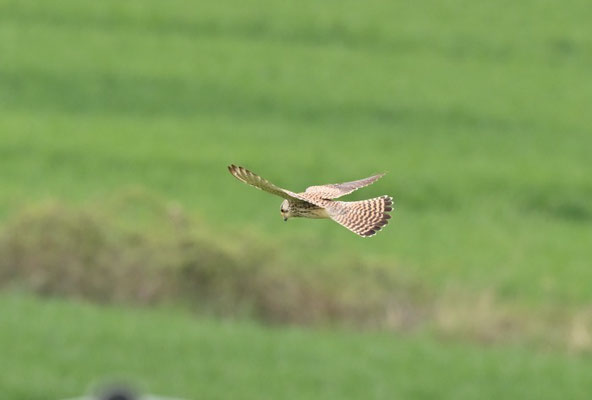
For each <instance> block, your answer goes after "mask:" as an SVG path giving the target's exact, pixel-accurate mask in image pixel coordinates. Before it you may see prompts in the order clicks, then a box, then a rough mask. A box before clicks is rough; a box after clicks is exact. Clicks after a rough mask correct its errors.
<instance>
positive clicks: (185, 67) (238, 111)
mask: <svg viewBox="0 0 592 400" xmlns="http://www.w3.org/2000/svg"><path fill="white" fill-rule="evenodd" d="M241 4H242V3H241ZM410 4H411V3H410ZM414 4H415V3H414ZM503 9H504V12H503V14H500V7H499V5H497V4H496V5H495V6H494V5H491V6H489V5H485V4H482V3H466V2H461V1H456V2H452V3H451V2H447V3H445V4H444V3H441V2H437V1H427V2H425V4H421V5H414V6H409V5H403V4H400V5H391V4H390V3H388V2H378V1H374V2H372V4H367V3H364V4H362V3H358V2H339V4H336V3H334V2H321V3H318V2H315V1H307V2H299V3H298V4H294V5H289V4H288V3H279V2H274V1H264V0H257V1H253V2H252V3H250V4H249V5H248V6H246V5H245V6H243V7H237V4H236V3H234V2H216V3H215V4H209V5H207V6H204V5H196V4H195V3H192V2H186V1H170V2H166V3H163V2H159V1H155V0H154V1H127V2H118V1H103V2H98V3H80V2H78V1H74V0H70V1H57V2H50V3H44V2H41V3H40V2H35V1H23V0H19V1H1V2H0V53H1V54H3V57H2V59H3V61H2V63H1V64H0V107H2V118H1V119H0V132H2V134H1V135H0V155H1V157H0V181H1V182H2V183H1V184H0V185H1V187H0V190H1V191H2V196H0V210H1V213H2V214H4V215H7V214H9V213H11V212H12V211H13V210H15V209H17V208H18V207H20V205H21V204H22V203H27V202H31V201H34V200H35V199H42V198H46V197H47V196H57V197H60V198H65V199H67V200H71V201H75V202H78V201H86V200H88V199H102V198H104V197H106V196H109V195H110V194H111V193H112V192H113V191H118V190H121V188H122V187H125V186H127V185H135V184H140V185H143V186H145V187H147V188H148V189H149V190H151V191H154V192H157V193H159V194H162V195H163V196H164V197H165V198H169V199H172V200H178V201H180V202H181V203H182V204H183V205H184V206H186V207H187V208H189V209H190V210H191V211H192V212H194V213H196V214H200V215H206V216H207V218H208V220H209V223H210V224H211V225H212V226H216V227H220V229H221V230H227V231H230V230H231V229H232V228H233V227H234V226H236V225H239V226H248V227H250V229H252V230H253V231H255V232H256V233H257V234H259V235H264V236H269V237H272V236H274V237H275V238H276V239H275V240H277V241H278V242H280V243H289V242H290V241H291V240H292V239H294V238H298V239H299V240H302V241H303V242H304V243H305V244H306V243H307V242H311V243H312V241H313V240H315V241H321V242H322V245H321V246H316V247H313V251H315V252H316V253H318V254H323V255H327V254H328V256H329V257H333V258H337V259H338V258H339V257H340V254H341V252H342V249H343V248H349V249H350V254H354V255H357V256H360V257H372V258H379V259H385V260H387V261H389V262H392V263H393V264H396V265H399V268H401V270H402V271H404V273H406V274H409V275H412V276H415V277H416V278H417V279H418V280H421V281H422V282H425V283H426V284H428V285H432V286H437V287H446V286H447V285H450V284H452V285H459V286H463V287H467V288H469V289H475V290H479V289H482V288H486V287H487V288H489V287H493V288H495V289H497V290H498V292H499V293H501V294H503V295H505V296H506V297H507V298H508V299H510V300H514V301H523V302H533V303H544V302H550V303H559V304H566V303H582V302H587V301H590V300H592V291H590V290H589V285H588V282H590V281H591V280H592V269H591V268H589V266H590V263H589V260H590V258H591V256H592V254H591V251H590V246H589V243H590V241H591V239H592V231H591V230H590V229H589V227H588V225H589V222H590V221H591V220H592V208H591V206H590V204H591V203H590V197H591V196H592V186H591V185H590V180H589V176H590V166H589V165H590V164H589V149H590V148H591V146H592V136H590V135H589V134H588V127H589V126H590V125H591V123H592V115H591V114H590V113H589V112H588V103H589V99H590V96H591V95H592V86H591V85H592V84H591V82H592V80H591V79H589V77H590V67H591V64H592V57H591V56H590V52H589V51H588V50H589V48H590V41H589V35H588V33H589V31H590V29H589V20H590V17H591V16H590V8H589V7H587V5H586V3H585V2H570V3H569V5H558V4H554V3H552V2H551V3H542V2H537V1H527V2H519V3H514V2H508V3H507V4H506V5H505V6H504V7H503ZM230 162H234V163H240V164H244V165H246V166H249V167H251V168H252V169H254V170H255V171H257V172H259V173H261V174H262V175H264V176H266V177H268V178H269V179H271V180H273V181H276V182H277V183H278V184H282V185H285V186H287V187H289V188H293V189H298V188H304V187H305V186H306V185H308V184H310V183H320V182H325V181H341V180H347V179H352V178H359V177H362V176H364V175H368V174H370V173H373V172H376V171H381V170H388V171H390V172H391V173H390V175H388V177H387V178H386V179H384V180H383V181H381V182H380V183H378V184H376V185H375V186H373V187H371V188H368V189H367V190H365V191H364V192H359V193H356V194H355V195H354V196H352V198H354V199H356V198H363V197H366V196H370V195H379V194H383V193H390V194H393V195H394V196H395V198H396V199H397V204H398V210H397V213H396V216H395V219H394V220H393V224H392V226H390V227H389V229H388V230H387V231H386V232H385V233H382V234H381V235H379V236H377V237H376V238H374V239H372V240H371V241H362V240H359V239H358V238H356V237H354V236H353V235H351V234H349V233H348V232H347V231H345V230H343V229H340V228H339V227H337V226H335V225H334V224H330V223H328V222H326V221H315V222H308V221H291V222H290V223H288V224H285V225H284V224H283V223H280V218H279V214H278V209H279V200H278V199H275V198H271V197H266V196H265V195H263V194H262V193H258V192H255V191H252V190H250V189H248V188H247V187H241V186H239V185H238V183H237V182H236V181H234V180H232V179H231V178H230V177H229V176H228V175H227V172H226V171H225V168H224V167H225V165H226V164H227V163H230ZM237 198H240V202H239V201H237ZM300 249H301V247H298V248H297V249H289V248H288V251H291V252H292V253H294V257H299V252H300ZM313 267H314V266H313Z"/></svg>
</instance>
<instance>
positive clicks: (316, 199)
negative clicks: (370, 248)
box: [228, 164, 393, 237]
mask: <svg viewBox="0 0 592 400" xmlns="http://www.w3.org/2000/svg"><path fill="white" fill-rule="evenodd" d="M228 170H229V171H230V173H231V174H232V175H234V177H236V178H237V179H238V180H240V181H242V182H244V183H246V184H248V185H251V186H254V187H256V188H258V189H261V190H264V191H266V192H269V193H272V194H275V195H276V196H280V197H282V198H284V199H285V200H284V201H283V203H282V206H281V213H282V216H283V217H284V220H285V221H286V220H288V218H290V217H304V218H329V219H332V220H334V221H335V222H337V223H338V224H340V225H342V226H344V227H346V228H347V229H349V230H350V231H352V232H354V233H356V234H357V235H360V236H362V237H369V236H373V235H375V234H376V233H377V232H378V231H380V230H381V229H382V228H383V227H384V226H385V225H386V224H388V220H389V219H390V218H391V216H390V215H389V212H391V211H392V210H393V199H392V197H390V196H381V197H376V198H373V199H369V200H362V201H353V202H348V201H336V200H334V199H336V198H339V197H341V196H345V195H347V194H350V193H352V192H354V191H356V190H358V189H360V188H363V187H365V186H368V185H371V184H372V183H374V182H376V181H377V180H378V179H380V178H381V177H383V176H384V174H379V175H374V176H371V177H368V178H364V179H360V180H357V181H352V182H344V183H332V184H327V185H319V186H310V187H309V188H307V189H306V190H305V191H304V192H302V193H295V192H292V191H289V190H287V189H283V188H280V187H278V186H276V185H274V184H273V183H271V182H269V181H267V180H265V179H263V178H261V177H260V176H259V175H256V174H254V173H253V172H251V171H249V170H248V169H246V168H243V167H239V166H236V165H234V164H233V165H230V166H229V167H228Z"/></svg>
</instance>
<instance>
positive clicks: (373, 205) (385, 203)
mask: <svg viewBox="0 0 592 400" xmlns="http://www.w3.org/2000/svg"><path fill="white" fill-rule="evenodd" d="M335 203H336V206H335V207H332V208H331V209H329V210H328V211H329V215H330V216H331V219H333V220H334V221H335V222H337V223H338V224H341V225H343V226H345V227H346V228H347V229H349V230H350V231H352V232H354V233H356V234H358V235H360V236H362V237H369V236H372V235H375V234H376V232H378V231H379V230H381V229H382V227H383V226H385V225H386V224H388V220H389V219H390V218H391V216H390V215H389V214H388V213H389V212H390V211H392V210H393V198H392V197H389V196H381V197H376V198H374V199H369V200H362V201H351V202H346V201H339V202H335Z"/></svg>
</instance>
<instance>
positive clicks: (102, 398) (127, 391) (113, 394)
mask: <svg viewBox="0 0 592 400" xmlns="http://www.w3.org/2000/svg"><path fill="white" fill-rule="evenodd" d="M66 400H184V399H180V398H177V397H162V396H156V395H151V394H145V395H141V394H139V393H138V392H137V391H136V390H134V389H132V388H131V387H130V386H127V385H109V386H102V387H101V388H99V390H97V391H96V394H94V395H87V396H82V397H73V398H70V399H66Z"/></svg>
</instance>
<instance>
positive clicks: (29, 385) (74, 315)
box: [0, 295, 592, 400]
mask: <svg viewBox="0 0 592 400" xmlns="http://www.w3.org/2000/svg"><path fill="white" fill-rule="evenodd" d="M0 300H1V301H0V323H1V324H2V329H1V330H0V340H1V341H2V343H10V345H9V346H3V350H2V357H1V358H0V366H1V367H2V371H3V373H2V374H0V387H1V388H2V395H3V397H5V398H10V399H13V400H37V399H39V400H45V399H54V398H55V399H59V398H64V397H68V396H74V395H77V394H80V393H83V392H85V391H86V390H87V389H88V385H89V383H93V382H95V381H96V379H97V376H101V377H102V376H117V377H122V376H123V377H130V379H131V380H132V381H134V382H136V383H137V384H139V385H140V386H142V387H144V388H145V389H146V390H149V391H151V392H153V393H160V394H168V395H177V396H186V397H188V398H193V399H234V398H240V399H277V398H282V399H392V398H405V399H409V398H414V399H434V398H436V399H475V398H479V399H499V398H520V399H557V398H570V399H577V398H581V399H585V398H587V396H588V394H589V393H590V391H591V390H592V368H590V364H589V360H588V359H586V358H580V357H572V356H567V355H558V354H552V353H540V354H536V353H534V354H533V353H532V352H531V351H529V349H528V348H523V347H503V348H500V347H489V348H481V347H477V346H473V345H469V346H466V345H459V344H454V343H448V344H442V343H438V342H435V341H433V340H432V339H430V338H428V337H415V338H409V337H402V336H399V335H392V334H379V333H365V334H357V333H347V332H336V331H321V332H319V331H316V332H313V331H308V330H301V329H296V328H281V329H280V328H273V329H270V328H262V327H260V326H257V325H253V324H251V323H246V322H242V323H239V322H219V321H214V320H204V319H200V320H196V319H195V318H194V317H193V316H191V315H186V314H182V313H178V312H170V311H166V310H161V311H137V310H127V309H123V310H122V309H113V308H107V309H105V308H96V307H93V306H88V305H80V304H77V305H75V304H71V303H65V302H58V301H43V302H41V301H39V300H33V299H31V298H27V297H22V296H16V295H3V296H2V297H1V298H0ZM23 315H27V317H28V318H27V319H23V318H22V316H23ZM72 321H76V324H72Z"/></svg>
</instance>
